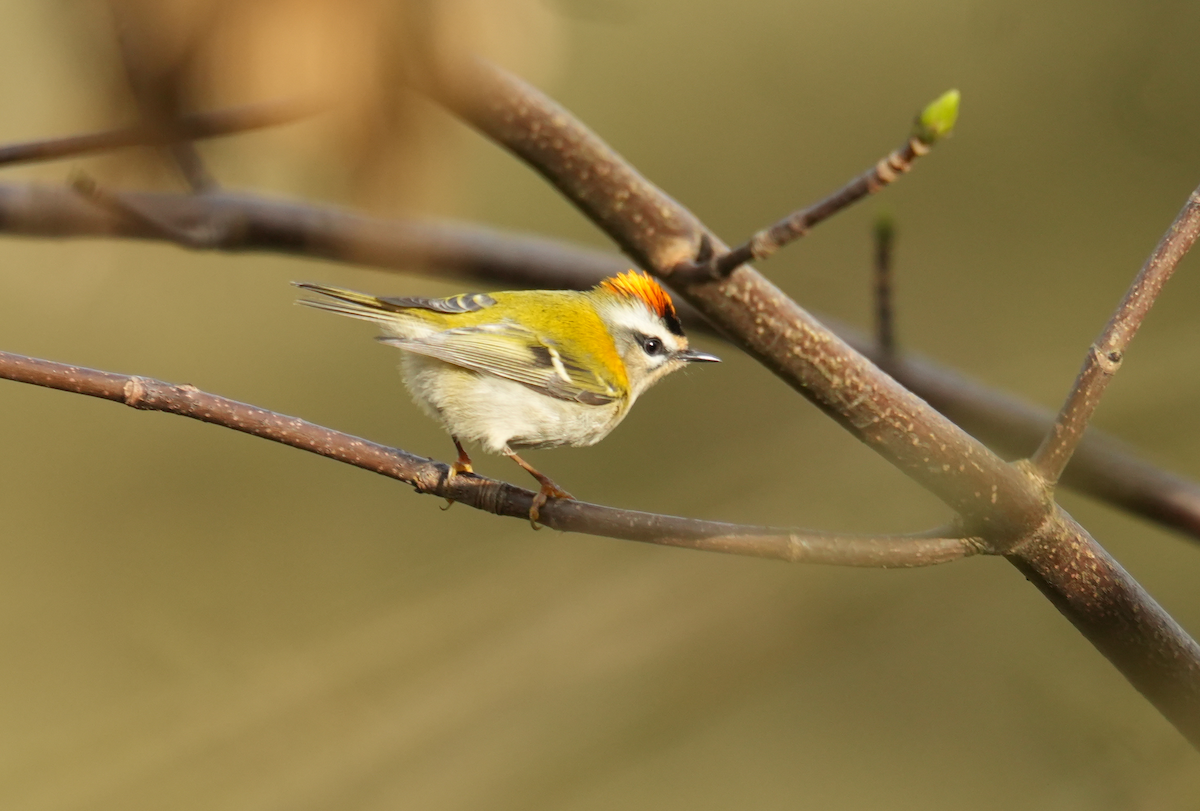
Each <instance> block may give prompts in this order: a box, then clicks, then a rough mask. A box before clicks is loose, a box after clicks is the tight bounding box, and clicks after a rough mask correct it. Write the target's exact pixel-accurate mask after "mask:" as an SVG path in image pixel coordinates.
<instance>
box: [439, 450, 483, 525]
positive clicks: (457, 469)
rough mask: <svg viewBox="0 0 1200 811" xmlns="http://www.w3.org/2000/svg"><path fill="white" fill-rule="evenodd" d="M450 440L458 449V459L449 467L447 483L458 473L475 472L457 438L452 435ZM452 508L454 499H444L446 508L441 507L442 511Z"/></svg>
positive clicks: (469, 458)
mask: <svg viewBox="0 0 1200 811" xmlns="http://www.w3.org/2000/svg"><path fill="white" fill-rule="evenodd" d="M450 438H451V439H452V440H454V447H456V448H458V458H457V459H456V460H454V464H452V465H450V473H449V474H448V475H447V476H446V481H447V482H449V481H450V480H451V479H453V478H454V477H455V476H457V475H458V474H460V473H474V472H475V471H474V470H473V469H472V468H471V457H470V456H467V452H466V451H465V450H463V446H462V443H461V442H459V441H458V437H456V436H454V435H453V434H452V435H451V436H450ZM453 506H454V499H452V498H448V499H446V506H445V507H442V509H443V510H448V509H450V508H451V507H453Z"/></svg>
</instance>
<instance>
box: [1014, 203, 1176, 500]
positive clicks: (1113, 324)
mask: <svg viewBox="0 0 1200 811" xmlns="http://www.w3.org/2000/svg"><path fill="white" fill-rule="evenodd" d="M1197 236H1200V189H1197V190H1196V191H1194V192H1192V194H1191V196H1190V197H1188V201H1187V203H1185V204H1184V206H1183V210H1181V211H1180V212H1179V215H1178V216H1177V217H1176V218H1175V221H1174V222H1173V223H1171V227H1170V228H1168V229H1167V233H1166V234H1164V235H1163V238H1162V240H1160V241H1159V243H1158V246H1157V247H1156V248H1155V249H1154V253H1152V254H1150V258H1149V259H1147V260H1146V264H1145V265H1143V266H1142V269H1141V271H1140V272H1139V273H1138V275H1137V276H1136V277H1135V278H1134V280H1133V284H1132V285H1130V287H1129V290H1128V291H1127V292H1126V293H1125V298H1124V299H1122V300H1121V303H1120V304H1119V305H1118V306H1117V310H1116V312H1114V313H1113V316H1112V318H1111V319H1109V322H1108V324H1107V325H1106V326H1105V327H1104V331H1103V332H1101V333H1100V336H1099V337H1098V338H1096V340H1095V342H1094V343H1093V344H1092V345H1091V347H1089V348H1088V353H1087V357H1086V358H1084V361H1083V368H1082V369H1081V370H1080V371H1079V376H1078V377H1077V378H1075V385H1074V386H1073V387H1072V389H1071V393H1070V394H1069V395H1067V400H1066V402H1065V403H1063V407H1062V410H1061V411H1060V412H1059V413H1058V418H1057V419H1056V420H1055V421H1054V428H1053V430H1051V431H1050V433H1048V434H1047V435H1046V438H1045V440H1044V441H1043V442H1042V445H1041V447H1039V448H1038V449H1037V453H1036V454H1034V457H1033V462H1034V465H1035V466H1036V467H1037V470H1038V472H1039V473H1040V474H1041V475H1042V477H1043V478H1044V479H1045V480H1046V481H1047V482H1048V483H1050V484H1054V483H1056V482H1057V481H1058V479H1059V477H1060V476H1061V475H1062V472H1063V469H1064V468H1066V466H1067V462H1069V461H1070V460H1071V456H1072V454H1074V453H1075V448H1076V446H1078V445H1079V442H1080V440H1082V439H1083V432H1084V431H1086V430H1087V426H1088V423H1089V422H1090V421H1091V419H1092V414H1093V413H1095V411H1096V406H1098V405H1099V404H1100V398H1101V397H1102V396H1103V395H1104V390H1105V389H1106V388H1108V383H1109V381H1110V380H1112V376H1113V375H1114V374H1116V372H1117V369H1119V368H1120V367H1121V361H1122V359H1124V357H1125V352H1126V350H1128V348H1129V344H1130V342H1131V341H1132V340H1133V336H1135V335H1137V331H1138V329H1139V328H1140V327H1141V326H1142V322H1143V321H1144V320H1145V319H1146V315H1147V314H1148V313H1149V312H1150V308H1151V307H1153V306H1154V302H1155V301H1156V300H1157V299H1158V294H1159V293H1160V292H1162V289H1163V285H1165V284H1166V283H1167V280H1168V279H1170V278H1171V275H1172V274H1173V273H1174V272H1175V268H1176V267H1178V265H1179V260H1180V259H1182V258H1183V256H1184V254H1186V253H1187V252H1188V249H1189V248H1191V247H1192V244H1193V243H1195V241H1196V237H1197Z"/></svg>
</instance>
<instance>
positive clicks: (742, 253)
mask: <svg viewBox="0 0 1200 811" xmlns="http://www.w3.org/2000/svg"><path fill="white" fill-rule="evenodd" d="M957 118H958V91H957V90H951V91H950V92H948V93H946V94H944V95H942V96H941V97H940V98H938V99H937V100H935V101H934V102H933V103H931V104H930V105H929V106H928V107H926V108H925V110H924V111H923V112H922V113H921V115H919V116H917V121H916V125H915V126H914V127H913V132H912V134H911V135H910V136H909V138H908V141H906V142H905V144H904V145H903V146H901V147H900V148H899V149H895V150H893V151H892V152H891V153H889V154H888V155H887V156H886V157H884V158H882V159H881V160H880V161H879V162H878V163H876V164H875V165H874V166H873V167H871V168H870V169H868V170H867V171H865V172H863V173H862V174H861V175H859V176H858V177H856V178H854V179H853V180H851V181H850V182H849V183H847V184H846V185H845V186H843V187H842V188H840V189H838V190H837V191H836V192H834V193H833V194H831V195H829V196H828V197H826V198H825V199H824V200H821V201H819V202H817V203H813V204H812V205H811V206H808V207H807V208H802V209H800V210H799V211H795V212H793V213H791V214H789V215H788V216H786V217H784V218H783V219H782V220H780V221H779V222H777V223H775V224H774V225H772V226H770V227H769V228H764V229H762V230H761V231H759V232H757V233H755V234H754V236H752V237H750V239H748V240H747V241H746V242H744V243H743V244H741V245H739V246H738V247H736V248H734V249H733V250H731V251H729V253H726V254H720V255H715V256H714V258H713V259H711V260H710V261H709V262H708V263H706V264H708V268H705V267H704V266H703V264H705V263H701V264H698V265H697V268H696V270H697V271H706V270H707V272H709V273H710V275H712V276H714V277H716V278H724V277H725V276H728V275H729V274H730V273H732V272H733V271H734V270H735V269H737V267H738V266H740V265H744V264H745V263H747V262H754V261H759V260H762V259H768V258H770V257H771V256H773V255H774V254H775V252H776V251H778V250H779V249H780V248H782V247H783V246H784V245H787V244H788V243H789V242H793V241H795V240H797V239H799V238H800V237H802V236H804V235H805V234H807V233H808V232H809V230H810V229H812V227H813V226H815V225H818V224H819V223H822V222H824V221H825V220H827V219H829V218H830V217H832V216H833V215H834V214H837V213H838V212H839V211H841V210H843V209H845V208H848V207H850V206H851V205H853V204H854V203H857V202H858V201H859V200H862V199H863V198H864V197H867V196H869V195H872V194H875V193H876V192H877V191H879V190H880V189H882V188H884V187H885V186H889V185H891V184H892V183H893V182H894V181H895V180H896V179H897V178H899V177H900V176H901V175H903V174H907V173H908V171H909V170H910V169H911V168H912V165H913V162H914V161H915V160H916V159H917V158H920V157H922V156H924V155H928V154H929V150H930V149H932V148H933V145H934V144H935V143H937V142H938V141H939V140H941V139H942V138H944V137H946V136H947V135H949V134H950V132H951V130H953V129H954V122H955V121H956V120H957ZM680 272H688V271H678V270H677V271H676V272H675V274H674V276H675V277H676V278H677V277H678V274H679V273H680Z"/></svg>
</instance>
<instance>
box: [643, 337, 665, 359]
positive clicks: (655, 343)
mask: <svg viewBox="0 0 1200 811" xmlns="http://www.w3.org/2000/svg"><path fill="white" fill-rule="evenodd" d="M642 351H643V352H645V353H646V354H647V355H661V354H662V353H663V342H662V340H661V339H659V338H651V337H646V338H642Z"/></svg>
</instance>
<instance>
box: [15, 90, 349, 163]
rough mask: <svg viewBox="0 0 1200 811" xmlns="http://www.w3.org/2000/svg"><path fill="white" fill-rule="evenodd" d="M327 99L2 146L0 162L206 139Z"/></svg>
mask: <svg viewBox="0 0 1200 811" xmlns="http://www.w3.org/2000/svg"><path fill="white" fill-rule="evenodd" d="M325 107H326V105H325V104H324V103H322V102H318V101H317V100H315V99H312V98H296V99H285V100H280V101H271V102H260V103H258V104H250V105H246V106H243V107H230V108H224V109H220V110H212V111H209V112H203V113H187V114H184V115H182V116H180V117H179V118H178V119H177V120H176V121H175V123H174V125H173V126H172V128H171V131H170V132H169V133H167V132H164V131H162V130H161V129H158V128H155V127H152V126H150V125H148V124H137V125H134V126H131V127H122V128H120V129H114V130H105V131H102V132H92V133H87V134H84V135H70V136H67V137H65V138H50V139H46V140H41V141H29V142H25V143H20V144H10V145H8V146H5V147H0V166H8V165H12V164H18V163H38V162H41V161H51V160H59V159H62V158H71V157H76V156H79V155H88V154H92V153H95V152H105V151H109V150H113V149H122V148H125V147H133V146H160V145H162V144H166V143H170V142H172V141H177V140H178V139H180V138H187V139H203V138H219V137H222V136H225V135H236V134H238V133H242V132H248V131H250V130H258V129H265V128H267V127H277V126H280V125H282V124H290V123H292V122H294V121H299V120H301V119H304V118H308V117H310V116H312V115H314V114H315V113H318V112H320V111H321V110H323V109H325Z"/></svg>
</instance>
